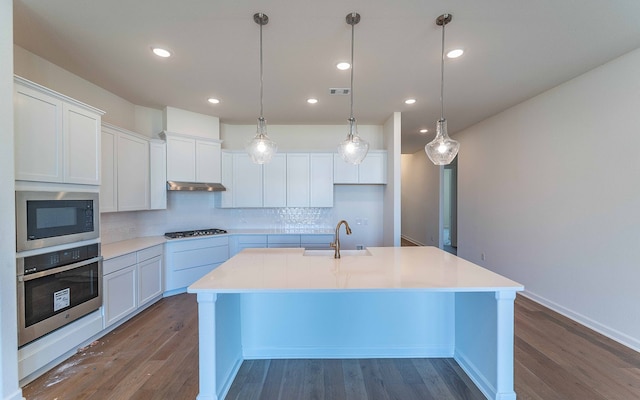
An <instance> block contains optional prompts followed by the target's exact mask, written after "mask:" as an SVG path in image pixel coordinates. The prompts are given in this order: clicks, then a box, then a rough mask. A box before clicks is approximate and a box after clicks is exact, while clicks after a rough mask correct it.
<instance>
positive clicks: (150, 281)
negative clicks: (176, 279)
mask: <svg viewBox="0 0 640 400" xmlns="http://www.w3.org/2000/svg"><path fill="white" fill-rule="evenodd" d="M162 283H163V279H162V257H161V256H157V257H154V258H151V259H149V260H146V261H142V262H141V263H139V264H138V307H140V306H143V305H144V304H146V303H148V302H150V301H151V300H153V299H154V298H156V297H159V296H161V295H162V292H163V284H162Z"/></svg>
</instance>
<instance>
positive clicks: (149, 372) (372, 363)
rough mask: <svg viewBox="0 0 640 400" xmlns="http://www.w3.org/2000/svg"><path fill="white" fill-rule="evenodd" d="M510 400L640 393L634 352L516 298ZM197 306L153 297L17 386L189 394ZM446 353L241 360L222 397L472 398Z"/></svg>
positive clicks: (600, 399) (34, 394) (69, 393)
mask: <svg viewBox="0 0 640 400" xmlns="http://www.w3.org/2000/svg"><path fill="white" fill-rule="evenodd" d="M515 388H516V393H517V395H518V400H605V399H606V400H634V399H640V353H637V352H635V351H632V350H630V349H628V348H626V347H624V346H622V345H620V344H618V343H616V342H614V341H612V340H610V339H607V338H606V337H604V336H602V335H599V334H597V333H595V332H593V331H591V330H589V329H587V328H585V327H583V326H581V325H579V324H577V323H575V322H573V321H571V320H569V319H567V318H565V317H563V316H561V315H559V314H557V313H555V312H553V311H551V310H549V309H547V308H545V307H543V306H541V305H539V304H537V303H535V302H533V301H531V300H528V299H526V298H524V297H522V296H518V297H517V299H516V307H515ZM197 393H198V340H197V304H196V301H195V296H193V295H187V294H183V295H178V296H173V297H169V298H166V299H163V300H161V301H160V302H158V303H156V304H155V305H153V306H151V307H150V308H149V309H148V310H145V311H144V312H143V313H141V314H140V315H138V316H136V317H135V318H133V319H132V320H130V321H128V322H127V323H125V324H124V325H122V326H121V327H119V328H118V329H116V330H114V331H113V332H111V333H109V334H108V335H106V336H105V337H103V338H101V339H100V340H98V341H96V342H95V343H94V344H93V345H92V346H90V347H88V348H86V349H81V351H79V352H78V354H76V355H74V356H73V357H71V358H70V359H68V360H66V361H65V362H63V363H62V364H60V365H59V366H58V367H56V368H54V369H52V370H51V371H49V372H48V373H46V374H44V375H43V376H41V377H40V378H38V379H37V380H35V381H34V382H32V383H30V384H29V385H27V386H25V387H24V388H23V395H24V396H25V398H26V399H27V400H54V399H57V400H66V399H69V400H80V399H92V400H94V399H95V400H101V399H115V400H125V399H145V400H146V399H171V400H181V399H185V400H186V399H189V400H193V399H195V397H196V395H197ZM481 398H483V397H482V395H481V394H480V393H479V392H478V389H477V388H476V387H475V386H474V385H473V383H472V382H470V381H469V378H468V377H467V376H466V375H465V374H464V373H462V371H461V370H460V368H459V366H458V365H457V364H456V363H455V361H453V360H450V359H365V360H249V361H245V362H244V363H243V364H242V367H241V370H240V372H239V373H238V376H237V377H236V380H235V381H234V384H233V385H232V387H231V389H230V391H229V395H228V396H227V400H236V399H238V400H250V399H259V400H278V399H282V400H285V399H286V400H303V399H305V400H306V399H318V400H322V399H326V400H341V399H349V400H352V399H354V400H357V399H364V400H374V399H375V400H378V399H382V400H387V399H388V400H392V399H398V400H411V399H421V400H423V399H426V400H429V399H437V400H446V399H455V400H459V399H481Z"/></svg>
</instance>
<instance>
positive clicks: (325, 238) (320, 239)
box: [300, 234, 333, 244]
mask: <svg viewBox="0 0 640 400" xmlns="http://www.w3.org/2000/svg"><path fill="white" fill-rule="evenodd" d="M300 242H301V243H302V244H324V243H326V244H329V243H331V242H333V235H324V234H323V235H302V236H301V237H300Z"/></svg>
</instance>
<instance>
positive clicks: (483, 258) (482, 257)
mask: <svg viewBox="0 0 640 400" xmlns="http://www.w3.org/2000/svg"><path fill="white" fill-rule="evenodd" d="M480 259H481V260H482V261H484V260H485V259H486V257H485V255H484V252H483V253H480Z"/></svg>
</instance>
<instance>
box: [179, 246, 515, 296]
mask: <svg viewBox="0 0 640 400" xmlns="http://www.w3.org/2000/svg"><path fill="white" fill-rule="evenodd" d="M368 250H369V251H370V253H371V255H370V256H349V255H344V254H343V255H342V258H340V259H334V258H333V255H332V254H329V255H325V256H305V255H304V252H305V250H304V249H299V248H295V249H294V248H289V249H245V250H244V251H242V252H240V253H239V254H237V255H236V256H234V257H233V258H231V259H230V260H228V261H227V262H225V263H224V264H222V265H221V266H219V267H218V268H216V269H215V270H213V271H211V272H209V273H208V274H207V275H205V276H204V277H203V278H201V279H200V280H198V281H197V282H195V283H194V284H192V285H191V286H189V288H188V291H189V292H190V293H199V292H203V293H206V292H209V293H245V292H296V291H338V290H339V291H345V290H347V291H349V290H353V291H357V290H374V291H376V290H403V291H405V290H431V291H453V292H460V291H465V292H478V291H487V292H493V291H499V290H515V291H521V290H524V287H523V286H522V285H521V284H519V283H517V282H514V281H512V280H510V279H507V278H505V277H503V276H501V275H498V274H496V273H494V272H491V271H489V270H487V269H485V268H482V267H480V266H479V265H476V264H473V263H471V262H468V261H466V260H463V259H462V258H459V257H456V256H454V255H452V254H449V253H447V252H445V251H443V250H440V249H438V248H436V247H417V246H416V247H370V248H368ZM345 253H346V251H345Z"/></svg>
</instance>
